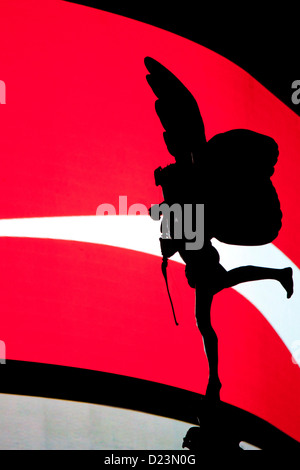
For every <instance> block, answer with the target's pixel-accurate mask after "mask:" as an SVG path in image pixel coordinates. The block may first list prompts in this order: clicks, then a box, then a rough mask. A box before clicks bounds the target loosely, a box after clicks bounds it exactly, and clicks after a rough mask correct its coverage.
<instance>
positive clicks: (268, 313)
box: [0, 215, 300, 365]
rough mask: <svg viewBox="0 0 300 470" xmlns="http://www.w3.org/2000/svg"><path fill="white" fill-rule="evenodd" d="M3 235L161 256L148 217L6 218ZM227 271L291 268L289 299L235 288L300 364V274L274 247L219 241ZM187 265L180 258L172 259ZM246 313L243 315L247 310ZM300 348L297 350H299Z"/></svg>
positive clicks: (266, 290)
mask: <svg viewBox="0 0 300 470" xmlns="http://www.w3.org/2000/svg"><path fill="white" fill-rule="evenodd" d="M0 236H2V237H3V236H7V237H30V238H48V239H60V240H70V241H78V242H88V243H97V244H105V245H110V246H115V247H120V248H126V249H130V250H135V251H139V252H143V253H147V254H151V255H155V256H161V253H160V247H159V241H158V238H159V236H160V223H159V222H156V223H155V222H154V221H153V220H152V219H151V218H150V217H145V216H122V215H121V216H120V215H119V216H78V217H45V218H30V219H9V220H0ZM213 244H214V246H215V247H216V248H217V249H218V251H219V253H220V257H221V263H222V265H223V266H224V267H225V268H226V269H231V268H234V267H238V266H243V265H248V264H250V265H256V266H265V267H274V268H283V267H287V266H290V267H292V268H293V272H294V284H295V286H296V289H295V293H294V295H293V297H292V298H291V299H287V298H286V294H285V291H284V289H282V287H281V285H280V284H278V283H277V282H276V281H269V280H266V281H259V282H247V283H244V284H240V285H239V286H236V287H235V290H236V291H237V292H239V293H240V294H241V295H243V296H244V297H245V298H246V299H248V300H249V301H250V302H251V303H252V304H253V305H255V307H256V308H257V309H258V310H259V311H260V312H261V313H262V314H263V316H264V317H265V318H266V319H267V320H268V322H269V323H270V325H271V326H272V327H273V328H274V330H275V331H276V332H277V334H278V335H279V336H280V338H281V339H282V341H283V342H284V344H285V345H286V346H287V348H288V349H289V351H290V352H291V354H293V355H294V362H296V363H298V365H300V350H299V340H300V292H298V291H297V287H298V285H300V270H299V268H298V267H297V266H296V265H295V264H294V263H292V262H291V261H290V259H289V258H288V257H287V256H286V255H284V254H283V253H282V252H281V251H280V250H279V249H278V248H276V247H275V246H274V245H272V244H270V245H264V246H259V247H240V246H234V245H226V244H223V243H220V242H218V241H216V240H215V241H214V243H213ZM172 259H173V260H174V261H177V262H179V263H182V260H181V258H180V256H179V255H178V254H177V255H175V256H174V257H173V258H172ZM241 314H242V312H241ZM296 347H297V348H298V349H295V348H296Z"/></svg>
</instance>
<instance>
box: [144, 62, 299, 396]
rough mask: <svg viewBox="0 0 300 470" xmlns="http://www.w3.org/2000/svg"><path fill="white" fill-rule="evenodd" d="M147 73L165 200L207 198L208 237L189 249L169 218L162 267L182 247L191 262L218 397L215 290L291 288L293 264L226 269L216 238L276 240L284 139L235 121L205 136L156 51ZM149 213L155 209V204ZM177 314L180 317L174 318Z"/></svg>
mask: <svg viewBox="0 0 300 470" xmlns="http://www.w3.org/2000/svg"><path fill="white" fill-rule="evenodd" d="M145 65H146V68H147V69H148V71H149V72H150V74H149V75H147V77H146V78H147V81H148V83H149V85H150V87H151V88H152V90H153V92H154V94H155V95H156V96H157V98H158V100H157V101H156V102H155V109H156V113H157V115H158V117H159V118H160V121H161V123H162V126H163V128H164V129H165V132H164V134H163V135H164V140H165V143H166V145H167V148H168V151H169V152H170V154H171V155H172V156H173V157H174V158H175V163H173V164H170V165H168V166H167V167H166V168H164V169H162V168H158V169H156V170H155V172H154V175H155V181H156V184H157V185H160V186H161V187H162V190H163V195H164V203H166V204H168V205H169V206H171V205H172V204H174V203H176V204H180V206H181V207H182V212H183V213H184V210H185V205H186V204H191V205H192V207H193V209H194V208H195V206H196V205H197V204H204V244H203V246H202V248H201V249H198V250H191V249H186V242H187V239H186V237H185V235H184V230H182V233H183V236H182V238H181V239H178V238H176V237H174V233H175V229H176V224H178V223H182V221H178V220H176V218H174V217H173V218H172V214H171V216H170V218H169V220H168V224H167V225H168V227H169V233H168V235H167V236H166V234H165V233H163V236H162V237H161V239H160V242H161V251H162V256H163V267H164V270H165V269H166V265H167V259H168V258H170V257H171V256H172V255H173V254H175V253H176V252H179V254H180V256H181V257H182V259H183V261H184V262H185V264H186V268H185V273H186V277H187V281H188V284H189V285H190V287H192V288H194V289H195V293H196V307H195V310H196V320H197V326H198V328H199V330H200V333H201V335H202V337H203V342H204V348H205V352H206V356H207V360H208V364H209V378H208V384H207V389H206V395H205V396H206V398H208V399H209V400H212V401H216V402H217V401H218V400H219V399H220V389H221V382H220V379H219V373H218V338H217V335H216V333H215V331H214V329H213V327H212V325H211V318H210V310H211V304H212V300H213V296H214V295H216V294H217V293H218V292H220V291H221V290H222V289H225V288H228V287H233V286H235V285H237V284H240V283H243V282H248V281H258V280H262V279H273V280H275V281H278V282H279V283H280V284H281V285H282V287H283V288H284V289H285V290H286V294H287V297H288V298H289V297H291V295H292V294H293V274H292V269H291V268H289V267H287V268H283V269H271V268H267V267H257V266H242V267H239V268H236V269H232V270H230V271H226V270H225V268H224V267H223V266H222V265H221V264H220V258H219V253H218V252H217V250H216V249H215V248H214V247H213V245H212V243H211V240H212V239H213V238H215V239H217V240H219V241H221V242H223V243H228V244H233V245H248V246H255V245H264V244H267V243H271V242H272V241H273V240H274V239H275V238H276V237H277V235H278V233H279V230H280V228H281V219H282V214H281V210H280V203H279V200H278V196H277V193H276V190H275V188H274V186H273V184H272V182H271V176H272V175H273V172H274V166H275V164H276V162H277V158H278V146H277V144H276V142H275V141H274V140H273V139H272V138H271V137H269V136H265V135H262V134H258V133H256V132H253V131H250V130H247V129H235V130H230V131H228V132H224V133H222V134H218V135H216V136H214V137H213V138H212V139H210V140H209V141H207V140H206V137H205V131H204V124H203V121H202V117H201V114H200V111H199V108H198V105H197V102H196V100H195V99H194V97H193V96H192V94H191V93H190V92H189V91H188V90H187V88H186V87H185V86H184V85H183V84H182V83H181V82H180V81H179V80H178V78H176V77H175V76H174V75H173V74H172V73H171V72H170V71H169V70H168V69H166V68H165V67H164V66H163V65H161V64H160V63H159V62H157V61H155V60H154V59H152V58H150V57H146V58H145ZM150 215H151V212H150ZM175 321H176V319H175Z"/></svg>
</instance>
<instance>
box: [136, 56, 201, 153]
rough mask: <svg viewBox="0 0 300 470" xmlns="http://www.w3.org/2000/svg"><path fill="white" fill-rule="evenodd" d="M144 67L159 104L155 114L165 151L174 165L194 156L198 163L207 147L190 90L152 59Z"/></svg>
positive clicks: (156, 106)
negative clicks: (161, 127)
mask: <svg viewBox="0 0 300 470" xmlns="http://www.w3.org/2000/svg"><path fill="white" fill-rule="evenodd" d="M144 62H145V65H146V68H147V70H148V71H149V72H150V74H149V75H147V77H146V78H147V81H148V83H149V85H150V87H151V88H152V90H153V92H154V94H155V95H156V96H157V98H158V100H157V101H156V102H155V109H156V113H157V115H158V117H159V119H160V121H161V123H162V126H163V128H164V129H165V132H164V134H163V135H164V140H165V143H166V145H167V148H168V151H169V152H170V154H171V155H173V157H175V159H176V161H179V160H180V161H183V159H185V158H190V157H191V154H192V155H193V160H194V161H197V160H199V159H200V157H201V149H202V146H203V144H205V143H206V138H205V131H204V124H203V120H202V117H201V114H200V111H199V108H198V105H197V102H196V100H195V98H194V97H193V95H192V94H191V93H190V92H189V90H188V89H187V88H186V87H185V86H184V85H183V83H181V82H180V80H178V78H177V77H175V75H173V74H172V73H171V72H170V71H169V70H168V69H167V68H165V67H164V66H163V65H161V64H160V63H159V62H157V61H156V60H154V59H152V58H151V57H146V58H145V60H144Z"/></svg>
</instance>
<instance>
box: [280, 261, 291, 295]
mask: <svg viewBox="0 0 300 470" xmlns="http://www.w3.org/2000/svg"><path fill="white" fill-rule="evenodd" d="M280 282H281V284H282V287H284V289H285V290H286V296H287V298H288V299H289V298H290V297H292V295H293V293H294V282H293V270H292V268H284V269H282V270H281V278H280Z"/></svg>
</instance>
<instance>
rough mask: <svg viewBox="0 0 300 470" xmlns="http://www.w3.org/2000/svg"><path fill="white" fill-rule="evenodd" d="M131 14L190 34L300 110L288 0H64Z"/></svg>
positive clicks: (294, 29) (295, 46) (295, 47)
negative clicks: (243, 0) (278, 0)
mask: <svg viewBox="0 0 300 470" xmlns="http://www.w3.org/2000/svg"><path fill="white" fill-rule="evenodd" d="M65 1H67V2H70V3H77V4H81V5H85V6H88V7H92V8H97V9H99V10H104V11H107V12H110V13H115V14H118V15H121V16H125V17H127V18H132V19H134V20H137V21H141V22H143V23H147V24H150V25H153V26H156V27H158V28H161V29H164V30H166V31H170V32H172V33H175V34H177V35H179V36H182V37H184V38H186V39H190V40H191V41H193V42H196V43H198V44H200V45H202V46H204V47H207V48H208V49H211V50H212V51H214V52H217V53H218V54H220V55H222V56H223V57H226V58H227V59H228V60H230V61H232V62H234V63H235V64H236V65H238V66H240V67H241V68H242V69H244V70H245V71H246V72H248V73H249V74H250V75H252V77H254V78H255V79H256V80H258V81H259V82H260V83H261V84H262V85H263V86H264V87H266V88H267V89H268V90H269V91H270V92H271V93H273V94H274V95H275V96H276V97H277V98H279V99H280V100H281V101H282V102H283V103H285V104H286V105H287V106H288V107H289V108H290V109H292V110H293V111H294V112H295V113H296V114H298V115H300V104H297V103H296V104H295V103H293V102H292V99H291V97H292V94H293V89H292V83H293V82H294V81H295V80H299V78H300V75H299V72H300V70H299V61H298V60H297V56H298V42H299V40H298V39H299V38H298V27H297V22H296V20H295V19H294V17H293V16H294V15H293V12H292V10H291V8H290V7H289V5H288V4H286V5H283V4H278V6H277V5H275V4H273V5H272V6H271V7H270V8H263V7H259V6H258V5H256V4H251V5H247V6H244V7H243V6H240V7H237V5H235V4H228V2H225V3H224V4H222V5H221V4H218V5H216V4H215V3H211V2H206V3H203V2H202V3H201V7H199V4H198V3H197V2H195V3H193V4H191V3H188V4H183V3H182V2H177V3H174V2H164V3H163V7H162V4H161V3H159V2H158V3H152V4H149V3H144V2H133V3H129V2H116V1H104V0H103V1H101V0H75V1H73V0H65Z"/></svg>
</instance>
